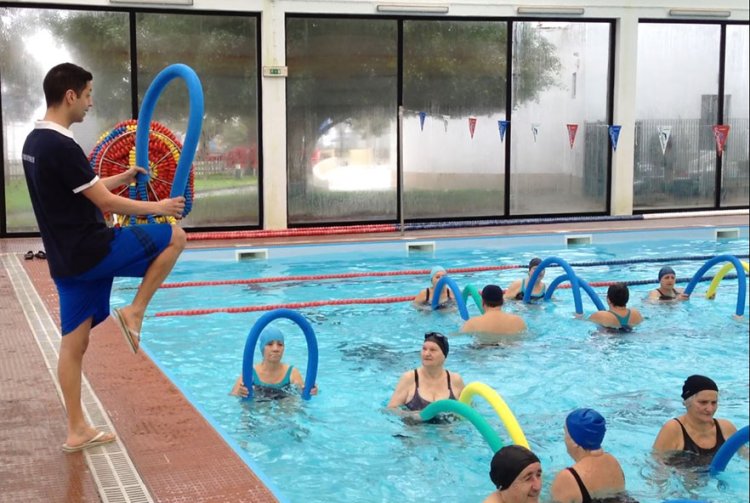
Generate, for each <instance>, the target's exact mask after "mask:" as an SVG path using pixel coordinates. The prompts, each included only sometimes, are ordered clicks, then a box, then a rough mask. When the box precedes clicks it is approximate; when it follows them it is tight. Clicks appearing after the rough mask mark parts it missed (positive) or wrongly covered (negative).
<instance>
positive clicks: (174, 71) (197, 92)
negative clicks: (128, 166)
mask: <svg viewBox="0 0 750 503" xmlns="http://www.w3.org/2000/svg"><path fill="white" fill-rule="evenodd" d="M176 78H181V79H182V80H184V81H185V85H186V86H187V90H188V95H189V98H190V114H189V117H188V125H187V131H186V134H185V141H184V143H183V146H182V154H180V160H179V161H178V162H177V169H176V170H175V175H174V179H173V180H172V190H171V192H170V194H169V197H177V196H182V195H185V189H186V187H187V182H188V178H189V176H190V167H191V166H192V165H193V158H194V157H195V151H196V149H197V148H198V140H199V139H200V136H201V127H202V126H203V87H202V86H201V81H200V79H199V78H198V75H197V74H196V73H195V71H193V69H192V68H190V67H189V66H187V65H183V64H181V63H178V64H174V65H169V66H168V67H166V68H165V69H164V70H162V71H161V72H159V74H158V75H157V76H156V78H155V79H154V80H153V82H151V85H150V86H149V87H148V90H146V94H145V96H144V97H143V103H142V104H141V110H140V113H139V114H138V126H137V127H136V131H135V162H136V165H138V166H141V167H142V168H145V169H146V171H147V172H150V170H149V162H148V139H149V131H150V129H151V118H152V117H153V115H154V108H155V107H156V102H157V101H158V100H159V96H161V93H162V91H164V88H165V87H166V86H167V84H169V83H170V82H171V81H172V80H174V79H176ZM148 176H149V175H148V173H146V174H143V173H139V174H138V176H137V181H138V185H139V186H141V187H144V188H145V185H146V182H147V181H148ZM144 190H145V189H144Z"/></svg>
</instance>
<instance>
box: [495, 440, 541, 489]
mask: <svg viewBox="0 0 750 503" xmlns="http://www.w3.org/2000/svg"><path fill="white" fill-rule="evenodd" d="M532 463H539V458H538V457H536V454H534V453H533V452H531V451H530V450H528V449H527V448H526V447H521V446H520V445H506V446H505V447H503V448H502V449H500V450H499V451H497V452H496V453H495V455H494V456H493V457H492V462H491V463H490V480H492V483H493V484H495V487H497V488H498V489H499V490H501V491H504V490H506V489H507V488H509V487H510V486H511V484H513V481H514V480H516V477H518V475H520V474H521V472H522V471H524V470H525V469H526V467H527V466H529V465H530V464H532Z"/></svg>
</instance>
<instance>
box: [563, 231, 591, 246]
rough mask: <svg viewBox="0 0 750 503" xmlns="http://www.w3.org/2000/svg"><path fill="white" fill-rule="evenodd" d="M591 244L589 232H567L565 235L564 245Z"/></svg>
mask: <svg viewBox="0 0 750 503" xmlns="http://www.w3.org/2000/svg"><path fill="white" fill-rule="evenodd" d="M590 244H591V234H569V235H567V236H565V246H567V247H570V246H585V245H590Z"/></svg>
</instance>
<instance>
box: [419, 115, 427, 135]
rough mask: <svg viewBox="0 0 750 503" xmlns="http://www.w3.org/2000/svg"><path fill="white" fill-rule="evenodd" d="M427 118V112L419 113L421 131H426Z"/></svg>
mask: <svg viewBox="0 0 750 503" xmlns="http://www.w3.org/2000/svg"><path fill="white" fill-rule="evenodd" d="M425 117H427V112H419V130H420V131H424V119H425Z"/></svg>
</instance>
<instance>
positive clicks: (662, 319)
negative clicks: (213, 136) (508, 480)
mask: <svg viewBox="0 0 750 503" xmlns="http://www.w3.org/2000/svg"><path fill="white" fill-rule="evenodd" d="M746 234H747V233H746V231H745V236H746ZM487 244H488V243H487V242H482V241H481V240H469V241H465V243H464V244H463V247H462V248H459V247H457V245H456V243H455V242H452V243H451V245H450V246H441V245H440V243H438V246H437V248H436V251H435V252H434V253H422V254H411V255H410V256H409V255H407V253H405V252H404V251H403V245H401V248H394V249H393V250H390V251H389V250H387V249H378V250H375V251H371V250H369V249H368V247H367V246H365V245H363V246H361V247H356V246H355V247H352V246H347V247H331V248H330V249H327V250H322V249H318V248H316V249H315V250H314V251H315V253H314V254H306V253H305V248H300V249H298V250H296V251H295V252H294V253H288V254H286V255H285V256H283V257H281V258H277V259H274V258H272V259H270V260H267V261H265V260H263V261H246V262H237V261H235V260H234V259H233V258H232V257H233V255H232V253H231V252H225V251H220V250H219V251H215V252H214V251H212V252H205V251H203V252H187V253H186V254H185V256H184V258H183V259H181V260H180V261H179V262H178V264H177V266H176V268H175V270H174V271H173V273H172V274H171V275H170V277H169V279H168V281H170V282H176V281H191V280H199V281H200V280H217V279H235V278H253V277H269V276H296V275H308V274H315V275H322V274H334V273H342V272H364V271H396V270H406V269H429V268H431V267H432V266H433V265H436V264H440V265H442V266H443V267H446V268H457V267H468V266H482V265H498V264H522V263H528V261H529V259H530V258H532V257H534V256H539V257H542V258H546V257H549V256H557V257H561V258H563V259H565V260H567V261H568V262H590V261H601V260H615V259H627V258H645V257H657V258H658V257H690V256H696V255H717V254H726V253H730V254H745V255H746V254H747V253H748V246H749V245H748V240H747V239H734V240H729V241H715V240H702V239H701V240H692V241H689V240H660V241H648V240H638V241H637V242H636V241H634V240H633V241H630V242H628V243H627V244H626V245H625V244H623V243H612V244H601V245H595V246H584V247H574V248H565V247H560V246H556V245H555V246H553V245H535V246H534V248H533V249H530V248H528V247H526V248H524V247H511V246H507V247H505V248H498V247H496V246H494V243H493V246H487ZM310 249H311V248H308V250H310ZM324 252H325V253H324ZM226 257H229V259H225V258H226ZM743 260H747V259H743ZM703 263H704V261H679V260H677V261H674V260H673V261H670V265H672V267H674V268H675V270H676V271H677V276H678V277H691V276H692V275H693V274H694V273H695V272H696V271H697V270H698V268H699V267H700V266H701V265H702V264H703ZM662 265H664V264H661V263H646V264H630V265H617V266H596V267H580V268H576V272H577V274H578V275H579V276H580V277H582V278H584V279H585V280H587V281H589V282H593V281H612V280H642V279H655V277H656V272H657V271H658V269H659V268H660V267H661V266H662ZM719 267H720V265H719V266H716V267H715V268H714V269H712V270H711V271H709V274H715V273H716V271H717V270H718V268H719ZM562 273H563V271H562V269H560V268H549V269H547V274H546V279H545V281H546V282H547V283H548V284H549V283H550V282H551V281H552V280H553V279H554V278H555V277H557V276H558V275H560V274H562ZM523 275H525V271H524V270H523V269H516V270H507V271H500V272H498V271H489V272H475V273H471V274H453V275H451V277H452V278H453V279H454V280H455V281H456V282H457V283H458V285H459V286H461V287H462V288H463V287H464V286H465V285H466V284H468V283H472V284H474V285H476V286H477V287H479V288H481V287H482V286H483V285H485V284H487V283H497V284H499V285H501V286H503V287H506V286H508V285H509V284H510V283H511V281H513V280H514V279H519V278H521V277H522V276H523ZM136 284H137V282H135V281H134V280H118V282H117V283H116V289H115V292H114V293H113V303H115V304H118V305H119V304H125V303H126V302H128V301H129V300H130V298H132V296H133V294H134V290H133V287H134V286H135V285H136ZM428 284H429V279H428V278H427V277H426V275H424V276H392V277H375V278H366V277H365V278H356V279H347V280H343V279H341V280H327V281H305V282H275V283H264V284H257V285H249V286H247V285H244V286H243V285H232V286H201V287H191V288H175V289H162V290H160V291H159V292H158V293H157V294H156V296H155V298H154V301H153V302H152V304H151V306H150V309H149V315H154V314H156V313H157V312H163V311H172V310H178V309H196V308H214V307H229V306H260V305H269V304H281V303H286V302H302V301H318V300H329V299H353V298H371V297H392V296H403V295H409V296H412V295H416V294H417V293H418V291H419V290H420V289H423V288H425V287H426V286H427V285H428ZM681 286H683V287H684V286H685V285H684V284H683V285H681ZM655 287H656V285H644V286H634V287H631V300H630V302H629V306H630V307H637V308H638V309H640V310H641V312H642V314H643V315H644V317H645V321H644V322H643V323H642V324H641V325H640V326H638V327H637V328H636V330H635V331H634V332H633V333H630V334H611V333H606V332H603V331H600V330H599V329H597V328H596V327H595V325H594V324H592V323H591V322H588V321H585V320H580V319H576V318H575V317H574V316H573V314H574V306H573V297H572V294H571V291H570V290H569V289H567V290H561V289H558V290H557V291H556V292H555V296H554V300H553V301H552V302H548V303H544V304H539V305H524V304H522V303H518V302H512V303H509V305H507V307H506V309H507V310H508V311H510V312H514V313H516V314H519V315H521V316H522V317H523V318H524V319H525V320H526V322H527V325H528V327H529V328H528V333H527V334H526V335H524V336H523V337H522V338H520V339H518V340H514V341H511V342H509V343H507V344H504V345H502V346H493V347H480V346H478V345H477V344H476V342H475V340H474V338H473V337H471V336H469V335H462V334H459V333H458V330H459V329H460V327H461V324H462V320H461V318H460V316H459V314H458V312H457V311H448V312H441V311H437V312H424V311H420V310H416V309H414V308H413V307H412V306H411V304H410V303H409V302H402V303H388V304H375V305H338V306H323V307H316V308H309V309H302V310H300V312H301V313H303V314H304V316H305V317H306V318H307V319H308V320H309V321H310V322H311V323H312V325H313V327H314V329H315V333H316V335H317V339H318V344H319V352H320V364H319V373H318V379H317V383H318V387H319V389H320V393H319V395H318V396H315V397H313V398H312V399H311V400H310V401H307V402H305V401H302V400H301V399H299V398H298V397H292V398H288V399H284V400H281V401H271V402H269V401H254V402H240V401H239V400H238V399H237V398H235V397H232V396H229V395H228V393H229V390H230V389H231V387H232V384H233V382H234V380H235V379H236V378H237V376H238V375H239V374H240V372H241V367H242V354H243V349H244V344H245V339H246V337H247V334H248V332H249V330H250V328H251V326H252V325H253V323H254V322H255V321H256V320H257V319H258V318H259V317H260V316H261V315H262V314H263V312H250V313H241V314H226V313H220V314H211V315H204V316H169V317H153V316H150V317H149V318H148V319H147V321H146V323H145V325H144V333H143V347H144V349H145V350H146V351H147V352H148V354H149V355H150V356H151V357H152V358H153V359H154V361H156V363H157V364H158V365H159V366H161V367H162V368H163V369H164V370H165V372H166V373H167V374H168V375H169V376H170V377H171V378H172V379H173V380H174V381H175V383H176V384H177V385H178V387H179V388H180V389H181V390H183V392H184V393H185V394H186V395H187V396H188V397H189V398H190V399H191V400H192V401H194V403H195V404H196V405H197V407H198V408H199V410H201V411H202V412H203V413H204V414H205V415H206V416H207V418H208V419H209V420H210V421H211V422H212V423H213V424H214V425H215V426H216V428H217V429H219V431H220V432H221V433H222V434H223V435H225V437H226V438H228V439H230V444H233V445H235V446H236V447H237V448H238V449H240V451H241V454H242V455H243V457H245V458H246V459H250V460H252V462H253V465H254V466H256V467H258V468H259V470H260V471H261V472H262V475H263V476H264V477H265V478H266V479H267V480H269V481H270V482H271V485H272V487H274V488H278V489H277V490H278V491H279V498H280V499H282V501H291V502H295V503H296V502H334V501H335V502H338V501H342V502H343V501H346V502H363V503H364V502H401V501H418V500H432V499H439V500H441V501H450V502H467V503H469V502H471V503H474V502H477V501H482V500H483V498H484V497H486V496H487V495H488V494H489V493H490V492H491V491H492V490H493V487H492V484H491V483H490V480H489V477H488V469H489V461H490V459H491V457H492V452H491V450H490V448H489V446H488V445H487V443H486V442H485V441H484V440H483V439H482V437H481V436H480V435H479V433H478V432H477V431H476V429H475V428H474V427H473V426H472V425H471V423H469V422H468V421H458V422H454V423H449V424H426V425H424V424H419V425H409V424H405V423H404V422H403V421H402V420H401V419H400V418H399V417H397V416H396V415H394V414H392V413H389V412H388V411H386V410H385V405H386V403H387V401H388V399H389V398H390V396H391V393H392V392H393V389H394V387H395V385H396V382H397V380H398V378H399V376H400V375H401V374H402V373H403V372H404V371H406V370H409V369H412V368H415V367H417V366H419V365H420V349H421V344H422V339H423V334H424V333H425V332H426V331H432V330H437V331H442V332H443V333H446V334H451V339H450V343H451V350H450V354H449V357H448V359H447V361H446V368H448V369H450V370H452V371H455V372H459V373H460V374H461V375H462V377H463V379H464V382H465V383H469V382H472V381H481V382H484V383H486V384H488V385H489V386H491V387H492V388H494V389H495V390H496V391H497V392H498V393H500V395H501V396H502V397H503V398H504V399H505V401H506V402H507V404H508V405H509V407H510V408H511V410H513V412H514V414H515V416H516V418H517V419H518V422H519V424H520V425H521V427H522V428H523V430H524V432H525V434H526V437H527V439H528V441H529V443H530V445H531V448H532V450H534V452H536V453H537V454H538V455H539V457H540V458H541V460H542V466H543V469H544V472H545V475H544V497H543V500H544V498H546V495H547V494H548V490H549V486H550V484H551V482H552V480H553V478H554V475H555V474H556V473H557V472H558V471H559V470H561V469H563V468H564V467H566V466H569V465H571V464H572V460H571V459H569V457H568V455H567V453H566V451H565V445H564V442H563V422H564V418H565V416H566V415H567V413H568V412H569V411H570V410H572V409H573V408H576V407H592V408H595V409H597V410H598V411H600V412H601V413H602V414H603V415H604V416H605V418H606V419H607V425H608V431H607V435H606V438H605V440H604V447H605V449H606V450H607V451H609V452H611V453H613V454H614V455H615V456H617V457H618V458H619V460H620V462H621V464H622V466H623V469H624V471H625V475H626V481H627V482H626V483H627V488H628V490H629V492H630V493H631V494H632V495H633V496H634V497H635V498H637V499H638V500H640V501H641V502H643V503H650V502H661V501H663V500H664V499H668V498H692V499H703V500H707V501H713V502H742V501H745V502H746V501H748V500H749V499H750V498H749V496H748V478H749V474H750V470H749V469H748V462H747V460H746V459H745V458H741V457H739V456H735V457H733V458H732V460H731V461H730V463H729V466H728V468H727V470H726V471H725V472H724V473H722V474H721V475H720V476H719V477H718V478H710V477H708V476H707V475H706V474H704V473H692V472H690V473H685V472H679V471H677V470H675V469H669V468H665V467H663V466H661V465H660V464H659V463H657V462H655V461H654V460H653V458H652V456H651V453H650V448H651V445H652V443H653V440H654V438H655V436H656V434H657V432H658V431H659V428H660V427H661V425H662V424H663V423H664V422H665V421H666V420H667V419H669V418H671V417H676V416H678V415H680V414H682V413H683V412H684V407H683V405H682V402H681V399H680V396H679V395H680V391H681V386H682V382H683V380H684V379H685V377H686V376H688V375H690V374H695V373H698V374H705V375H708V376H711V377H712V378H713V379H714V380H715V381H716V382H717V383H718V385H719V387H720V389H721V396H720V404H719V412H718V414H717V417H722V418H726V419H729V420H731V421H732V422H733V423H734V424H735V425H736V426H737V427H738V428H739V427H742V426H744V425H746V424H748V420H749V419H748V416H749V408H750V400H749V398H748V389H749V386H750V382H749V381H750V378H749V376H750V366H749V364H748V321H747V314H748V311H747V307H746V312H745V318H744V319H742V320H736V319H734V318H733V316H732V315H733V314H734V310H735V304H736V300H737V280H736V279H735V280H730V279H725V280H724V281H722V283H721V285H720V286H719V289H718V294H717V298H716V300H714V301H709V300H706V299H705V296H704V295H703V294H704V292H705V290H706V288H707V287H708V283H699V285H698V287H697V288H696V290H695V292H694V294H693V296H692V298H691V300H690V301H688V302H680V303H675V304H667V305H664V304H662V305H657V304H651V303H648V302H646V301H645V300H644V297H645V296H646V295H647V293H648V291H649V290H651V289H652V288H655ZM596 291H597V293H598V294H599V295H600V297H601V298H602V299H604V296H605V293H606V288H596ZM583 299H584V302H583V304H584V311H585V312H586V313H587V314H590V313H591V312H593V311H594V309H595V308H594V306H593V304H592V303H591V301H590V300H589V299H588V297H587V296H586V295H585V294H584V295H583ZM469 313H470V314H471V315H476V314H478V310H477V308H476V306H473V305H471V304H470V305H469ZM277 323H278V326H280V327H281V328H282V330H283V331H284V332H285V334H286V354H285V357H284V360H285V361H287V362H290V363H293V364H295V365H297V366H298V367H300V370H301V372H302V375H303V376H304V374H305V369H304V367H305V365H306V361H307V350H306V346H305V339H304V336H303V335H302V332H301V331H300V330H299V329H298V328H297V327H296V326H295V325H293V324H292V323H291V322H289V321H287V320H279V321H276V322H274V324H277ZM257 355H258V353H257V352H256V361H257V358H258V356H257ZM474 406H475V407H476V408H477V409H478V410H479V411H480V412H481V413H482V414H483V415H484V417H485V418H486V419H487V420H488V421H489V422H490V424H491V425H493V427H494V428H495V429H496V431H497V432H498V433H499V434H500V436H501V438H502V439H503V441H504V442H506V443H509V442H510V439H509V438H508V435H507V433H506V431H505V430H504V428H503V426H502V424H501V422H500V421H499V419H498V418H497V416H496V415H495V414H494V412H493V410H492V409H491V407H490V406H489V405H487V404H486V403H483V402H482V401H481V400H480V399H475V401H474Z"/></svg>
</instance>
